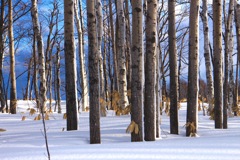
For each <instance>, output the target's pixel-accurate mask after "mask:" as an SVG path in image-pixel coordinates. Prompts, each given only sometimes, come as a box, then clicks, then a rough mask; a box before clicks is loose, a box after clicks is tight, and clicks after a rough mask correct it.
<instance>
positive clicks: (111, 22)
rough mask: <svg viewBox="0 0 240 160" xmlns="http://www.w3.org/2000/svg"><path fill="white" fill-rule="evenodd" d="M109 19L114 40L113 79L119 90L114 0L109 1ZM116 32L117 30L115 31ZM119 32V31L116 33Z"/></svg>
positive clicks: (116, 88)
mask: <svg viewBox="0 0 240 160" xmlns="http://www.w3.org/2000/svg"><path fill="white" fill-rule="evenodd" d="M109 20H110V28H111V40H112V54H113V57H114V62H113V63H114V75H115V76H114V77H113V79H114V80H112V81H113V82H114V83H113V84H112V85H114V86H115V87H114V89H115V90H118V85H117V83H118V82H117V80H118V74H117V73H118V69H117V58H116V57H117V50H116V39H115V34H114V25H113V11H112V1H109ZM115 33H116V31H115ZM116 34H117V33H116Z"/></svg>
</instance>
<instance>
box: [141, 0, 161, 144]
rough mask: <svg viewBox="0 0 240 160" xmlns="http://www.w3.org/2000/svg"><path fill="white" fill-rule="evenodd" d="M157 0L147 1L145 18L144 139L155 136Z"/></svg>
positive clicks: (153, 138)
mask: <svg viewBox="0 0 240 160" xmlns="http://www.w3.org/2000/svg"><path fill="white" fill-rule="evenodd" d="M157 9H158V1H157V0H148V1H147V19H146V62H145V66H144V68H145V95H144V97H145V98H144V139H145V141H155V138H156V93H155V84H156V49H157V41H156V40H157V30H156V26H157Z"/></svg>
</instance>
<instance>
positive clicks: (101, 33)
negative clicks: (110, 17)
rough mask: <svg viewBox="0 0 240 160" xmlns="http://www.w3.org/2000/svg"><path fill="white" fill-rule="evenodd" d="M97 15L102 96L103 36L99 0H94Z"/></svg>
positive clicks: (101, 92) (102, 91)
mask: <svg viewBox="0 0 240 160" xmlns="http://www.w3.org/2000/svg"><path fill="white" fill-rule="evenodd" d="M95 6H96V16H97V39H98V54H99V74H100V97H101V98H104V73H103V56H102V36H103V17H102V3H101V0H96V5H95Z"/></svg>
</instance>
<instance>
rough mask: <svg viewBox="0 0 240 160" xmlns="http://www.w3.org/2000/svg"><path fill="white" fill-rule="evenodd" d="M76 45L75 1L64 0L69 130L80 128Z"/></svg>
mask: <svg viewBox="0 0 240 160" xmlns="http://www.w3.org/2000/svg"><path fill="white" fill-rule="evenodd" d="M74 45H75V44H74V1H73V0H64V53H65V72H66V73H65V79H66V82H65V83H66V84H65V85H66V86H65V88H66V108H67V130H68V131H69V130H77V129H78V103H77V77H76V52H75V46H74Z"/></svg>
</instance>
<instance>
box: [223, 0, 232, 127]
mask: <svg viewBox="0 0 240 160" xmlns="http://www.w3.org/2000/svg"><path fill="white" fill-rule="evenodd" d="M233 9H234V0H230V3H229V9H228V16H227V22H226V23H227V24H226V29H225V39H224V40H225V50H224V51H225V56H224V58H225V63H224V64H225V73H224V74H225V75H224V86H223V128H225V129H226V128H227V118H228V108H229V107H230V106H229V94H230V90H229V89H230V88H229V87H230V86H229V85H231V84H230V83H229V70H230V68H229V65H230V64H229V55H230V54H232V53H230V52H232V51H233V49H232V47H233V46H232V45H233V43H232V42H231V40H232V38H231V32H232V31H231V30H232V23H233Z"/></svg>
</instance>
